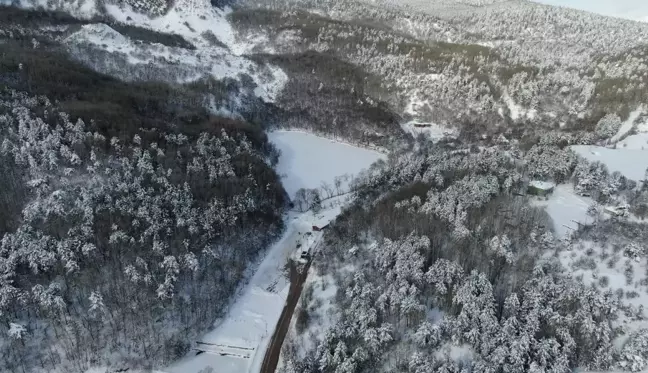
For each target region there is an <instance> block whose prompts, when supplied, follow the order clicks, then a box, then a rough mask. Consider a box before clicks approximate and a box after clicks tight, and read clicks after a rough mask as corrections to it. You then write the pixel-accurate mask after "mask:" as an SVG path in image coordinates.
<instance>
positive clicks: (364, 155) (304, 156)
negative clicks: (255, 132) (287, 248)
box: [268, 131, 386, 197]
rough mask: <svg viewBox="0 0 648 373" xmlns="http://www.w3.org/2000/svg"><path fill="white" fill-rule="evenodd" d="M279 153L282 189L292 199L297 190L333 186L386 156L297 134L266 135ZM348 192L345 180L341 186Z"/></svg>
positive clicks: (290, 132) (293, 132)
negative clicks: (323, 185) (337, 179)
mask: <svg viewBox="0 0 648 373" xmlns="http://www.w3.org/2000/svg"><path fill="white" fill-rule="evenodd" d="M268 137H269V138H270V142H272V143H273V144H274V145H275V146H276V147H277V148H278V149H279V150H280V151H281V158H280V159H279V164H278V166H277V172H278V173H279V174H280V175H282V177H283V179H282V181H283V184H284V188H285V189H286V191H287V192H288V194H289V195H290V196H291V197H293V196H294V195H295V192H296V191H297V190H298V189H300V188H319V187H320V186H321V185H322V182H326V183H327V184H329V185H334V181H335V178H336V177H337V176H341V175H345V174H346V175H350V176H353V175H356V174H358V173H359V172H360V171H361V170H363V169H366V168H368V167H369V166H370V165H371V164H372V163H374V162H375V161H377V160H379V159H384V158H386V155H385V154H383V153H380V152H377V151H374V150H369V149H363V148H359V147H357V146H353V145H349V144H344V143H340V142H336V141H333V140H329V139H326V138H323V137H319V136H316V135H313V134H310V133H306V132H299V131H275V132H271V133H269V134H268ZM342 189H344V190H345V191H346V190H348V181H347V182H346V183H344V184H343V185H342Z"/></svg>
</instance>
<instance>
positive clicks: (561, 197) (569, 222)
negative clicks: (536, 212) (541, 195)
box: [532, 184, 595, 238]
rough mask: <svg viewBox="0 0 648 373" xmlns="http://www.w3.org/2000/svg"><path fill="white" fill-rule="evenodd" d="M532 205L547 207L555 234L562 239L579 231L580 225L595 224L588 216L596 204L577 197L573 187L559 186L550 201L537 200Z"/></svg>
mask: <svg viewBox="0 0 648 373" xmlns="http://www.w3.org/2000/svg"><path fill="white" fill-rule="evenodd" d="M532 203H533V204H534V205H536V206H543V207H545V210H546V211H547V214H549V216H550V217H551V220H552V221H553V227H554V232H556V235H557V236H558V237H561V238H562V237H568V236H569V234H570V233H571V232H573V231H574V230H576V229H578V223H581V224H591V223H592V222H593V218H592V217H591V216H589V215H587V209H588V208H589V207H590V206H591V205H593V204H594V203H595V202H594V201H593V200H592V199H591V198H587V197H581V196H579V195H577V194H576V193H575V192H574V188H573V187H572V186H571V185H566V184H563V185H558V186H557V187H556V188H555V189H554V192H553V193H552V194H551V195H550V196H549V200H547V201H545V200H536V201H533V202H532ZM576 222H578V223H576Z"/></svg>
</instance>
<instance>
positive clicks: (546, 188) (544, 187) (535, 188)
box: [527, 180, 556, 197]
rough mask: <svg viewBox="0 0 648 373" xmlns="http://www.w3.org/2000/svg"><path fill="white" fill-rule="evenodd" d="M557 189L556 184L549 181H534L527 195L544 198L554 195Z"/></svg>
mask: <svg viewBox="0 0 648 373" xmlns="http://www.w3.org/2000/svg"><path fill="white" fill-rule="evenodd" d="M555 188H556V184H554V183H551V182H548V181H540V180H533V181H531V182H530V183H529V187H528V188H527V194H531V195H534V196H540V197H544V196H548V195H550V194H551V193H553V191H554V189H555Z"/></svg>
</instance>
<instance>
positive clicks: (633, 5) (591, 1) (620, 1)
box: [533, 0, 648, 22]
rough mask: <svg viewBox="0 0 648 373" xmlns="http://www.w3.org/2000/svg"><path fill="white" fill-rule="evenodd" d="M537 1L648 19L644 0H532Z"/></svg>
mask: <svg viewBox="0 0 648 373" xmlns="http://www.w3.org/2000/svg"><path fill="white" fill-rule="evenodd" d="M533 1H535V2H537V3H542V4H547V5H556V6H563V7H568V8H574V9H580V10H585V11H588V12H592V13H598V14H602V15H605V16H610V17H618V18H626V19H631V20H635V21H644V22H646V21H648V2H646V1H645V0H614V1H612V0H533Z"/></svg>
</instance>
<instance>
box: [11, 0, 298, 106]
mask: <svg viewBox="0 0 648 373" xmlns="http://www.w3.org/2000/svg"><path fill="white" fill-rule="evenodd" d="M1 1H3V0H0V2H1ZM79 1H81V0H79ZM92 1H94V0H92ZM105 8H106V12H107V13H108V15H109V16H111V17H112V18H114V19H115V20H117V21H118V22H121V23H124V24H128V25H133V26H139V27H144V28H148V29H151V30H154V31H158V32H162V33H171V34H176V35H180V36H182V37H184V38H185V39H186V40H187V41H189V42H190V43H192V44H193V45H194V46H195V47H196V49H195V50H190V49H184V48H174V47H167V46H163V45H160V44H146V43H140V42H135V41H132V40H130V39H129V38H127V37H124V36H122V35H120V34H119V33H118V32H117V31H115V30H113V29H111V28H110V27H109V26H107V25H104V24H92V25H85V26H83V27H82V28H81V29H80V30H79V31H77V32H76V33H74V34H73V35H71V36H70V37H68V38H67V39H66V42H67V43H68V44H70V45H75V44H77V43H80V42H83V43H87V44H92V45H94V46H97V47H100V48H103V49H105V50H107V51H109V52H113V53H123V54H125V55H126V56H127V59H128V61H129V62H130V63H132V64H150V63H155V62H157V63H162V62H164V63H167V64H173V65H178V66H185V67H187V68H188V69H190V71H197V73H195V74H192V75H191V76H190V77H189V78H185V79H184V80H182V81H179V83H187V82H191V81H194V80H198V79H200V78H201V77H203V76H204V75H206V74H210V75H211V76H213V77H214V78H215V79H224V78H234V79H238V78H239V76H240V75H241V74H247V75H250V77H251V78H252V80H253V81H254V82H255V83H256V85H257V88H255V90H254V93H255V94H256V95H257V96H258V97H260V98H261V99H263V100H264V101H266V102H274V101H275V100H276V98H277V96H278V95H279V93H280V92H281V90H282V89H283V87H284V86H285V84H286V83H287V82H288V76H287V75H286V74H285V73H284V72H283V71H282V70H281V69H280V68H278V67H275V66H262V65H259V64H257V63H256V62H254V61H252V60H249V59H248V58H246V57H244V56H243V55H242V54H243V53H244V52H245V51H247V50H249V49H250V46H249V43H250V42H249V41H242V42H239V41H237V39H236V35H235V33H234V29H233V28H232V26H231V24H230V23H229V21H228V20H227V18H226V16H227V14H228V13H229V12H230V10H229V9H227V10H221V9H218V8H216V7H213V6H212V5H211V3H210V2H209V0H180V1H177V2H174V3H173V5H172V6H171V7H170V9H169V10H168V12H166V13H165V14H164V15H162V16H159V17H153V18H151V17H149V16H148V15H146V14H141V13H138V12H136V11H134V10H133V9H132V8H131V7H129V6H128V5H122V6H120V5H117V4H106V5H105ZM209 33H211V34H213V35H214V36H216V37H217V38H218V40H219V41H221V42H222V43H223V44H225V46H226V47H225V48H223V47H220V46H215V45H213V44H212V42H211V41H210V37H208V36H206V35H207V34H209Z"/></svg>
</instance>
